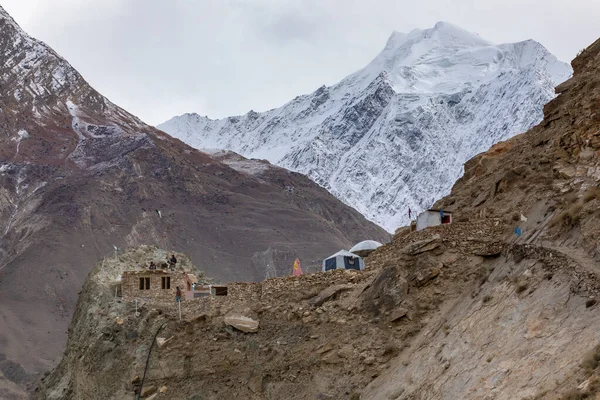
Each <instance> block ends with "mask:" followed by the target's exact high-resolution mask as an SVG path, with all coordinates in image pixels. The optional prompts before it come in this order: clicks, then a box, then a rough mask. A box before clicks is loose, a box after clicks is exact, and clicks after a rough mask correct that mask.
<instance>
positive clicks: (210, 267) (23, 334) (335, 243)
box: [0, 8, 387, 397]
mask: <svg viewBox="0 0 600 400" xmlns="http://www.w3.org/2000/svg"><path fill="white" fill-rule="evenodd" d="M0 76H1V80H0V86H1V87H2V90H1V91H0V304H2V307H0V372H1V374H0V381H3V377H4V378H7V379H9V380H11V381H13V382H17V383H19V384H21V385H27V382H28V376H29V375H30V374H34V373H38V372H42V371H44V370H46V369H49V368H51V367H53V366H54V365H55V363H56V362H58V358H57V357H58V356H59V355H60V354H61V352H62V350H63V349H64V341H65V339H66V332H65V331H66V327H67V324H68V321H69V319H70V317H71V315H72V312H73V309H74V306H75V302H76V300H77V294H78V292H79V289H80V287H81V284H82V283H83V281H84V279H85V277H86V276H87V274H88V273H89V269H90V267H91V265H93V263H94V262H95V260H97V259H98V258H99V257H101V256H103V255H105V254H107V253H111V252H113V246H117V247H118V248H126V247H128V246H137V245H141V244H157V245H161V246H162V247H163V248H164V247H175V248H178V249H181V250H183V251H185V252H186V254H189V255H190V257H191V258H192V259H193V260H194V262H195V263H196V264H197V265H199V266H201V267H202V269H203V270H205V271H206V272H208V273H210V275H211V276H212V277H214V278H216V279H218V280H225V281H227V280H247V281H252V280H260V279H264V278H265V276H267V275H271V276H275V275H277V274H281V273H285V274H288V273H289V271H290V270H291V265H292V262H293V260H294V258H295V257H300V259H301V260H302V262H303V263H304V266H305V268H307V269H309V270H310V268H311V267H312V268H316V267H317V266H318V264H319V263H320V261H321V258H322V257H324V256H327V255H329V254H331V253H333V252H335V251H337V250H339V249H340V248H344V247H346V248H347V247H349V246H352V245H353V244H354V243H356V242H357V241H359V240H363V239H365V238H378V239H379V240H384V239H386V238H387V234H386V233H385V232H384V231H383V230H382V229H380V228H379V227H377V226H375V225H374V224H372V223H370V222H368V221H367V220H366V219H365V218H364V217H362V216H361V215H360V214H359V213H358V212H356V211H355V210H353V209H351V208H349V207H347V206H345V205H344V204H343V203H341V202H339V201H338V200H337V199H335V198H334V197H333V196H331V195H330V194H329V193H327V191H326V190H324V189H323V188H321V187H319V186H318V185H316V184H314V183H313V182H312V181H310V180H309V179H308V178H306V177H305V176H302V175H300V174H297V173H291V172H289V171H287V170H284V169H282V168H279V167H275V166H272V165H270V164H268V163H265V162H258V161H252V160H246V159H244V158H242V157H239V156H237V155H235V154H231V153H228V154H218V155H209V154H206V153H202V152H199V151H197V150H195V149H193V148H191V147H189V146H187V145H185V144H184V143H182V142H180V141H179V140H176V139H173V138H171V137H170V136H168V135H166V134H165V133H164V132H161V131H159V130H157V129H155V128H153V127H150V126H148V125H146V124H144V123H143V122H142V121H140V120H139V119H137V118H136V117H134V116H133V115H131V114H129V113H127V112H126V111H125V110H123V109H121V108H119V107H118V106H116V105H114V104H112V103H111V102H110V101H108V100H107V99H106V98H104V97H103V96H102V95H101V94H99V93H98V92H97V91H95V90H94V89H93V88H92V87H90V86H89V85H88V83H87V82H86V81H85V80H84V79H83V78H82V77H81V75H79V74H78V73H77V71H75V70H74V69H73V68H72V66H71V65H69V64H68V63H67V61H65V60H64V59H62V58H61V57H60V56H59V55H57V54H56V53H55V52H54V51H53V50H52V49H50V48H49V47H48V46H46V45H45V44H44V43H42V42H39V41H37V40H36V39H33V38H31V37H30V36H28V35H27V34H26V33H25V32H23V31H22V30H21V28H20V27H19V26H18V25H17V24H16V23H15V21H13V20H12V18H11V17H10V16H9V15H8V14H7V13H6V12H5V11H4V10H3V9H1V8H0ZM159 211H160V212H159ZM4 384H5V385H4ZM2 385H4V387H6V388H8V389H7V390H11V391H14V386H13V385H11V384H9V383H6V382H4V383H2V382H0V388H2V387H3V386H2ZM0 390H1V389H0ZM0 397H1V396H0Z"/></svg>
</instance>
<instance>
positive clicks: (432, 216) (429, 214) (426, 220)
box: [417, 209, 452, 231]
mask: <svg viewBox="0 0 600 400" xmlns="http://www.w3.org/2000/svg"><path fill="white" fill-rule="evenodd" d="M451 223H452V212H450V211H444V210H440V209H436V210H434V209H430V210H427V211H423V212H422V213H421V214H419V216H418V217H417V231H421V230H423V229H425V228H428V227H430V226H438V225H442V224H451Z"/></svg>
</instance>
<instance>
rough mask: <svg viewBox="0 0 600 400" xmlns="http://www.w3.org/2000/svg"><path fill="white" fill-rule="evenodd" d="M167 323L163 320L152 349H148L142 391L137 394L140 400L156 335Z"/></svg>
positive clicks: (151, 345)
mask: <svg viewBox="0 0 600 400" xmlns="http://www.w3.org/2000/svg"><path fill="white" fill-rule="evenodd" d="M166 324H167V322H163V324H162V325H161V326H159V327H158V330H157V331H156V334H155V335H154V339H152V343H151V344H150V350H148V357H147V358H146V367H144V376H143V377H142V384H141V385H140V392H139V393H138V395H137V400H140V399H141V397H142V390H143V389H144V380H146V371H147V370H148V364H149V363H150V354H152V347H153V346H154V342H156V337H157V336H158V332H160V330H161V329H162V328H163V327H164V326H165V325H166Z"/></svg>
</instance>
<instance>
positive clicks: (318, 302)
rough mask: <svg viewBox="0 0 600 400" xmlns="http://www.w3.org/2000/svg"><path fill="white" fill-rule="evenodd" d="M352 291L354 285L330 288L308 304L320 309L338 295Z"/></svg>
mask: <svg viewBox="0 0 600 400" xmlns="http://www.w3.org/2000/svg"><path fill="white" fill-rule="evenodd" d="M350 289H352V285H336V286H330V287H328V288H327V289H325V290H323V291H322V292H321V293H319V294H318V295H316V296H315V297H313V298H312V299H310V300H309V301H308V303H309V304H310V305H311V306H313V307H320V306H322V305H323V304H324V303H326V302H327V301H329V300H331V299H333V298H334V297H335V296H337V295H338V293H341V292H343V291H346V290H350Z"/></svg>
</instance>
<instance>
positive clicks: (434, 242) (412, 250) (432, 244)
mask: <svg viewBox="0 0 600 400" xmlns="http://www.w3.org/2000/svg"><path fill="white" fill-rule="evenodd" d="M441 246H442V238H441V237H440V235H434V236H433V237H432V238H431V239H425V240H421V241H418V242H415V243H411V244H409V245H408V246H406V247H405V248H404V249H403V253H405V254H407V255H409V256H416V255H417V254H421V253H425V252H428V251H432V250H435V249H438V248H440V247H441Z"/></svg>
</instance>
